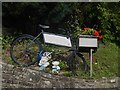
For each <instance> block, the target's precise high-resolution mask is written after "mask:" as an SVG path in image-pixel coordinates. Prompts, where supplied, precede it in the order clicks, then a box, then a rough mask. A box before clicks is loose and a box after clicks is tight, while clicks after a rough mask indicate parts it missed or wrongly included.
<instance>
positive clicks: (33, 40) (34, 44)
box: [10, 25, 88, 72]
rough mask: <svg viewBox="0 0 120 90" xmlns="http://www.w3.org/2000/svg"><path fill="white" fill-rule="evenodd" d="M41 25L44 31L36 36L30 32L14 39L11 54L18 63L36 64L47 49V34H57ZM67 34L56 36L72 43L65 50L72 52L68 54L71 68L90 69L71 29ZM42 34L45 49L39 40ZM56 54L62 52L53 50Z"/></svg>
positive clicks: (25, 64)
mask: <svg viewBox="0 0 120 90" xmlns="http://www.w3.org/2000/svg"><path fill="white" fill-rule="evenodd" d="M39 27H40V28H42V32H40V33H39V34H38V35H37V36H36V37H34V36H32V35H28V34H23V35H20V36H18V37H16V38H15V39H14V40H13V41H12V43H11V47H10V55H11V58H12V60H13V61H14V62H15V63H17V64H18V65H20V66H30V65H34V64H35V63H36V62H39V60H40V59H41V57H42V55H43V53H44V52H45V51H46V50H44V49H46V47H45V46H46V41H45V34H46V35H47V34H48V35H49V34H50V35H55V34H53V33H48V32H44V30H46V29H49V28H50V26H45V25H39ZM59 29H60V28H59ZM63 30H64V29H63ZM64 31H66V30H64ZM66 34H67V35H65V36H64V35H55V36H56V37H57V36H59V37H63V38H64V39H66V40H69V44H70V45H68V46H67V45H66V46H65V47H68V48H69V50H67V51H65V52H70V55H69V56H68V59H67V65H68V66H69V70H70V71H72V72H74V70H75V69H77V70H79V67H80V70H81V69H84V71H85V72H86V71H87V69H88V65H87V62H86V60H85V58H84V56H83V55H82V54H81V53H80V52H78V50H77V45H74V42H73V36H72V34H71V33H70V30H68V31H66ZM41 35H42V37H43V39H42V40H43V45H44V49H43V48H42V43H41V42H40V40H38V38H39V37H40V36H41ZM40 38H41V37H40ZM61 40H62V39H61ZM53 41H54V40H53ZM48 42H49V40H48ZM51 42H52V41H51ZM47 44H48V43H47ZM52 44H56V43H52ZM58 46H59V45H58ZM63 46H64V45H63ZM65 52H63V53H65ZM63 53H62V54H63ZM56 54H60V53H55V52H53V51H52V53H51V55H52V56H53V55H56ZM75 60H76V61H75ZM79 65H81V66H79Z"/></svg>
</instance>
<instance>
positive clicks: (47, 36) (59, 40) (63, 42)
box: [43, 33, 72, 47]
mask: <svg viewBox="0 0 120 90" xmlns="http://www.w3.org/2000/svg"><path fill="white" fill-rule="evenodd" d="M43 36H44V41H45V43H49V44H54V45H60V46H66V47H71V46H72V45H71V41H70V38H67V37H65V36H62V35H55V34H51V33H43Z"/></svg>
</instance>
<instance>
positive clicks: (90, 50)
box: [90, 48, 93, 77]
mask: <svg viewBox="0 0 120 90" xmlns="http://www.w3.org/2000/svg"><path fill="white" fill-rule="evenodd" d="M92 51H93V49H92V48H91V49H90V77H92Z"/></svg>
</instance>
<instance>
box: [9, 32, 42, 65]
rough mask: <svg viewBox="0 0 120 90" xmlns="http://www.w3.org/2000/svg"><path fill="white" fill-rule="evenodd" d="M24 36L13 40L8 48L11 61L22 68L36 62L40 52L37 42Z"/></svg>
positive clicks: (26, 35) (32, 37) (29, 36)
mask: <svg viewBox="0 0 120 90" xmlns="http://www.w3.org/2000/svg"><path fill="white" fill-rule="evenodd" d="M34 38H35V37H34V36H31V35H28V34H24V35H21V36H20V37H18V38H15V39H14V40H13V42H12V44H11V47H10V55H11V58H12V60H13V61H14V62H15V63H17V64H19V65H22V66H29V65H32V64H34V63H35V62H36V61H37V55H38V52H40V51H41V50H42V48H41V44H40V42H39V40H37V39H35V40H34Z"/></svg>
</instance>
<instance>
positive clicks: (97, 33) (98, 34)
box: [93, 31, 103, 39]
mask: <svg viewBox="0 0 120 90" xmlns="http://www.w3.org/2000/svg"><path fill="white" fill-rule="evenodd" d="M93 35H94V36H98V37H99V39H102V38H103V37H102V35H100V33H99V32H98V31H95V32H94V33H93Z"/></svg>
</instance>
